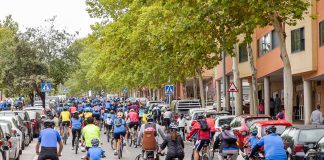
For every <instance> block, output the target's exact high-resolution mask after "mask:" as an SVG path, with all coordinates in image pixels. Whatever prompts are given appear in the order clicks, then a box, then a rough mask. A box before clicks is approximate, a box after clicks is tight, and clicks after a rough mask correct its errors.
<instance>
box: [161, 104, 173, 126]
mask: <svg viewBox="0 0 324 160" xmlns="http://www.w3.org/2000/svg"><path fill="white" fill-rule="evenodd" d="M172 117H173V114H172V112H171V109H170V108H167V110H166V112H164V114H163V123H164V125H166V128H168V127H169V126H170V124H171V120H172Z"/></svg>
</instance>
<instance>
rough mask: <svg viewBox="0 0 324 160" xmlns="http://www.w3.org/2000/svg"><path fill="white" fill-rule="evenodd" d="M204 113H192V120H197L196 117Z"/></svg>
mask: <svg viewBox="0 0 324 160" xmlns="http://www.w3.org/2000/svg"><path fill="white" fill-rule="evenodd" d="M203 112H204V111H199V112H196V113H194V115H193V118H192V119H193V120H197V119H198V115H199V114H201V113H203Z"/></svg>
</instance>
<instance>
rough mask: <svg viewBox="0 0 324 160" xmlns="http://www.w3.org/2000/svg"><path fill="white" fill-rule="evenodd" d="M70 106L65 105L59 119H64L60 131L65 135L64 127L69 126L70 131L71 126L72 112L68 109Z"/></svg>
mask: <svg viewBox="0 0 324 160" xmlns="http://www.w3.org/2000/svg"><path fill="white" fill-rule="evenodd" d="M68 109H69V107H68V106H64V107H63V112H61V114H60V117H59V119H60V120H61V121H62V127H61V128H60V133H61V135H63V128H64V127H67V129H68V133H70V131H69V128H68V127H69V126H70V120H71V113H70V112H69V111H68Z"/></svg>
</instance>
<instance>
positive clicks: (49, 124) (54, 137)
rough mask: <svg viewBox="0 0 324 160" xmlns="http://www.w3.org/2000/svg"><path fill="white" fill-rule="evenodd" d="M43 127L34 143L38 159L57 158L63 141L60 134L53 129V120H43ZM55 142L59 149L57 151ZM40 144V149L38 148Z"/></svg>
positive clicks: (60, 153) (60, 152)
mask: <svg viewBox="0 0 324 160" xmlns="http://www.w3.org/2000/svg"><path fill="white" fill-rule="evenodd" d="M44 126H45V129H44V130H42V131H41V133H40V134H39V137H38V141H37V143H36V154H38V155H39V156H38V160H46V159H51V160H58V159H59V158H58V157H59V156H61V155H62V150H63V142H62V139H61V136H60V134H59V133H58V132H57V131H56V130H54V129H53V127H54V121H53V120H46V121H45V122H44ZM57 144H59V150H58V151H57ZM40 146H41V151H40V152H39V148H40Z"/></svg>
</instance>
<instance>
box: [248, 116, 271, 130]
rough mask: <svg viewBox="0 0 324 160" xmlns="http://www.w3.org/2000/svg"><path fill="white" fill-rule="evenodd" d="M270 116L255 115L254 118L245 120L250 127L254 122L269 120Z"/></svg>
mask: <svg viewBox="0 0 324 160" xmlns="http://www.w3.org/2000/svg"><path fill="white" fill-rule="evenodd" d="M269 119H270V118H268V117H253V118H248V119H246V120H245V123H246V125H247V126H248V127H249V128H250V127H251V126H252V124H253V123H255V122H261V121H268V120H269Z"/></svg>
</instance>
